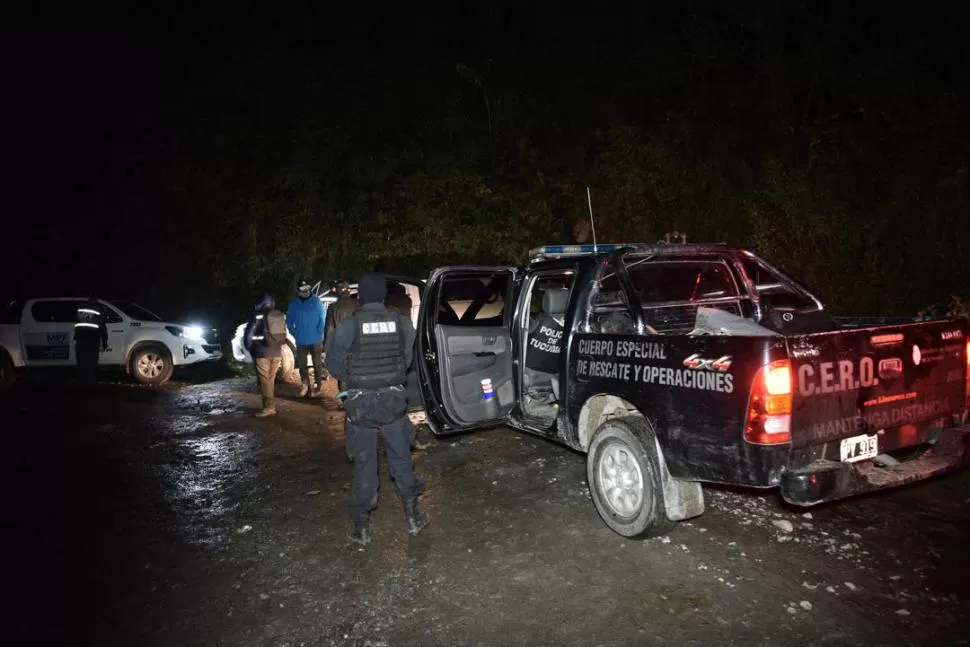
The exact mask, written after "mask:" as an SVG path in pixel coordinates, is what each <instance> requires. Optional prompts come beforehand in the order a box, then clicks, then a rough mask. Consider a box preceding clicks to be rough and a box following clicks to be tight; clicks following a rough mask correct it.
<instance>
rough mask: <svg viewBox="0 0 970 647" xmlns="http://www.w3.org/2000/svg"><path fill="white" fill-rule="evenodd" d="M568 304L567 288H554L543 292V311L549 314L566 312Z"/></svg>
mask: <svg viewBox="0 0 970 647" xmlns="http://www.w3.org/2000/svg"><path fill="white" fill-rule="evenodd" d="M568 305H569V290H567V289H566V288H554V289H552V290H546V291H545V292H544V293H543V294H542V311H543V312H545V313H546V314H548V315H563V314H566V307H567V306H568Z"/></svg>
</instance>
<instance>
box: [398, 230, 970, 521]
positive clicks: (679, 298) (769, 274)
mask: <svg viewBox="0 0 970 647" xmlns="http://www.w3.org/2000/svg"><path fill="white" fill-rule="evenodd" d="M967 339H968V325H967V323H966V322H964V321H961V320H956V319H938V320H926V321H918V320H913V319H903V318H901V319H898V320H888V321H887V320H883V321H882V322H880V323H879V324H878V325H876V324H875V323H873V322H872V320H864V319H860V320H852V319H836V318H833V317H832V316H830V315H829V313H828V312H827V311H826V310H825V308H824V307H823V305H822V303H821V302H820V301H819V300H818V299H817V298H816V297H815V296H814V295H813V294H812V293H811V292H810V291H809V290H808V289H806V288H805V287H804V286H802V285H801V284H799V283H798V282H797V281H795V280H794V279H792V278H790V277H789V276H787V275H785V274H784V273H783V272H781V271H779V270H778V269H776V268H774V267H772V266H771V265H770V264H768V263H766V262H765V261H763V260H762V259H760V258H758V257H757V256H756V255H755V254H753V253H752V252H750V251H747V250H745V249H741V248H738V247H732V246H727V245H697V244H676V245H638V244H637V245H598V246H596V247H595V248H594V246H592V245H584V246H574V247H553V248H550V247H546V248H539V249H537V250H533V253H532V262H531V263H529V264H528V265H527V266H526V267H448V268H443V269H439V270H436V271H435V272H434V273H433V274H432V275H431V278H430V280H429V281H428V283H427V286H426V289H425V296H424V300H423V303H422V305H421V312H420V315H419V319H418V342H417V343H418V353H417V355H416V360H417V361H418V362H419V363H420V364H419V370H420V374H421V378H422V379H421V382H422V385H421V388H422V391H423V393H422V397H423V400H424V404H425V409H426V412H427V419H428V424H429V426H431V428H432V430H433V431H434V432H435V433H437V434H442V435H443V434H450V433H456V432H461V431H465V430H469V429H474V428H480V427H490V426H496V425H497V424H507V425H509V426H511V427H515V428H517V429H521V430H524V431H528V432H531V433H534V434H538V435H540V436H544V437H547V438H551V439H554V440H556V441H558V442H560V443H562V444H565V445H567V446H569V447H571V448H573V449H576V450H578V451H581V452H585V453H586V454H587V476H588V479H589V487H590V492H591V495H592V498H593V501H594V503H595V505H596V509H597V510H598V511H599V513H600V515H601V516H602V518H603V520H604V521H605V522H606V524H607V525H608V526H609V527H610V528H612V529H613V530H614V531H616V532H617V533H619V534H621V535H623V536H627V537H637V536H641V537H643V536H655V535H658V534H662V533H664V532H667V531H668V530H669V529H671V528H672V526H673V523H674V522H675V521H679V520H683V519H688V518H691V517H694V516H697V515H699V514H701V513H702V512H703V511H704V498H703V491H702V489H701V486H700V484H701V483H702V482H709V483H724V484H731V485H740V486H748V487H754V488H773V487H777V488H779V489H780V491H781V495H782V497H783V498H784V499H785V500H786V501H788V502H790V503H793V504H797V505H806V506H808V505H813V504H817V503H821V502H825V501H832V500H835V499H839V498H842V497H847V496H850V495H854V494H860V493H863V492H868V491H872V490H878V489H882V488H887V487H892V486H896V485H901V484H904V483H908V482H911V481H916V480H919V479H924V478H927V477H929V476H932V475H934V474H938V473H941V472H944V471H947V470H950V469H953V468H956V467H958V466H961V465H963V464H964V463H965V462H966V461H967V460H968V458H970V452H968V449H967V447H968V439H970V424H968V419H967V407H968V401H970V382H968V352H970V346H968V343H967ZM483 380H490V381H491V389H488V388H487V387H485V388H483V384H482V381H483ZM486 390H487V391H489V395H491V393H492V392H494V397H485V395H484V391H486Z"/></svg>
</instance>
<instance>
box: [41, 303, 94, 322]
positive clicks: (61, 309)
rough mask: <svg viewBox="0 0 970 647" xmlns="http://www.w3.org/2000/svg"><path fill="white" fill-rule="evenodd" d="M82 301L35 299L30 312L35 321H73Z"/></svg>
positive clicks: (75, 319)
mask: <svg viewBox="0 0 970 647" xmlns="http://www.w3.org/2000/svg"><path fill="white" fill-rule="evenodd" d="M81 303H83V302H82V301H36V302H34V305H32V306H31V308H30V314H31V315H32V316H33V318H34V321H36V322H37V323H74V322H75V321H77V309H78V308H79V307H80V305H81Z"/></svg>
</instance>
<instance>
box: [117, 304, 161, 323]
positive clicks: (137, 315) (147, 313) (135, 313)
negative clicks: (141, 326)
mask: <svg viewBox="0 0 970 647" xmlns="http://www.w3.org/2000/svg"><path fill="white" fill-rule="evenodd" d="M111 305H113V306H114V307H116V308H118V309H119V310H121V311H122V312H124V313H125V314H126V315H127V316H129V317H131V318H132V319H138V320H139V321H161V320H162V318H161V317H159V316H158V315H157V314H155V313H154V312H152V311H151V310H148V309H147V308H143V307H141V306H140V305H138V304H137V303H132V302H131V301H112V302H111Z"/></svg>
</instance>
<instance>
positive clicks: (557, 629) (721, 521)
mask: <svg viewBox="0 0 970 647" xmlns="http://www.w3.org/2000/svg"><path fill="white" fill-rule="evenodd" d="M334 390H335V389H334V387H333V383H331V385H330V390H329V392H328V393H329V395H330V396H332V395H333V392H334ZM281 391H282V392H283V394H284V398H283V400H282V401H281V403H280V407H279V408H280V415H279V416H277V417H276V418H271V419H267V420H256V419H253V418H252V417H251V414H252V412H253V411H255V409H256V406H257V402H258V398H257V396H256V392H255V385H254V384H253V382H252V380H250V379H244V378H235V379H228V380H220V381H215V382H210V383H208V384H187V383H173V384H171V385H168V386H166V387H165V388H160V389H146V388H140V387H136V386H134V385H130V384H127V383H125V382H124V381H115V382H110V383H103V384H101V385H100V386H98V387H97V388H96V389H94V390H93V391H86V390H82V389H80V388H78V387H74V386H70V385H69V384H64V383H62V382H60V381H58V380H44V381H32V382H31V381H28V382H26V383H21V384H18V386H17V387H16V388H15V390H14V391H13V392H12V393H10V394H8V395H7V396H6V397H5V398H4V399H3V400H2V401H0V420H2V423H0V424H2V428H3V430H4V437H5V439H6V441H7V443H8V445H7V450H6V451H5V452H4V468H3V470H2V471H3V475H4V478H5V485H6V487H5V488H4V492H5V495H6V496H5V497H4V499H5V501H6V503H7V510H6V511H5V514H3V525H4V528H3V541H4V548H5V551H4V554H5V555H6V556H7V563H6V567H5V568H4V572H5V573H6V574H7V577H6V581H5V587H4V588H5V591H6V594H7V595H5V596H4V597H5V603H4V604H3V609H4V615H5V624H6V625H7V627H8V630H7V631H6V635H8V637H9V642H8V644H98V645H146V646H147V645H291V646H296V645H314V646H316V645H394V646H396V645H423V646H431V645H653V644H658V645H659V644H676V645H790V644H793V643H804V644H813V645H845V644H851V643H855V644H865V645H921V646H925V645H958V644H970V638H968V635H967V633H966V630H967V628H968V624H970V620H968V612H970V548H968V541H967V540H968V538H970V505H968V504H970V472H963V473H959V474H955V475H951V476H947V477H943V478H939V479H936V480H933V481H931V482H927V483H922V484H917V485H914V486H911V487H906V488H902V489H897V490H893V491H890V492H886V493H882V494H879V495H875V496H869V497H864V498H857V499H852V500H848V501H843V502H840V503H838V504H832V505H828V506H825V507H822V508H815V509H812V510H810V511H806V510H803V509H795V508H791V507H786V506H783V505H782V504H780V503H779V499H778V497H777V496H776V495H775V494H773V493H758V492H746V491H734V490H730V489H723V488H707V489H706V490H705V494H706V501H707V511H706V512H705V514H704V515H703V516H701V517H699V518H697V519H695V520H693V521H691V522H688V523H682V524H680V525H679V526H678V527H677V528H676V529H675V530H674V531H673V532H672V533H671V534H670V535H669V536H667V537H663V538H659V539H652V540H648V541H631V540H627V539H623V538H621V537H619V536H618V535H616V534H614V533H612V532H611V531H610V530H609V529H607V527H606V526H605V525H604V524H603V523H602V521H601V520H600V519H599V517H598V516H597V514H596V511H595V509H594V507H593V505H592V502H591V501H590V500H589V493H588V490H587V487H586V478H585V457H584V456H583V455H580V454H577V453H575V452H572V451H570V450H568V449H565V448H563V447H560V446H557V445H554V444H552V443H549V442H547V441H544V440H540V439H538V438H534V437H531V436H528V435H525V434H522V433H520V432H516V431H512V430H509V429H506V428H497V429H493V430H488V431H484V432H479V433H475V434H471V435H467V436H461V437H451V438H444V439H437V440H433V441H432V442H431V444H430V446H429V447H428V449H426V450H423V451H418V452H416V453H415V461H416V466H417V470H418V472H419V473H420V475H422V476H423V477H424V478H426V479H427V481H428V483H429V490H428V492H427V494H426V495H425V496H424V497H423V499H422V503H423V507H424V508H425V509H426V510H427V511H428V512H429V514H430V516H431V519H432V522H431V525H430V526H429V527H428V529H427V530H426V531H425V532H424V533H422V534H421V535H420V536H419V537H416V538H410V537H408V535H407V534H406V533H405V532H404V515H403V510H402V507H401V505H400V501H399V500H398V498H397V497H396V495H395V494H394V491H393V488H392V487H391V484H390V480H389V478H388V477H387V473H386V469H383V468H382V478H383V481H382V484H383V487H382V492H381V504H380V507H379V509H378V510H377V511H376V513H375V514H374V517H373V529H374V543H373V544H372V545H371V546H370V547H369V548H367V549H359V548H357V547H352V546H351V545H350V544H349V542H347V540H346V539H345V531H346V529H347V522H348V520H347V495H348V490H349V480H350V465H349V463H348V460H347V456H346V454H345V452H344V437H343V428H342V427H343V425H342V415H341V413H340V411H339V409H338V408H337V405H336V401H335V400H333V399H332V397H328V398H325V399H323V400H316V401H301V400H298V399H297V398H296V397H295V387H282V388H281Z"/></svg>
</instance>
